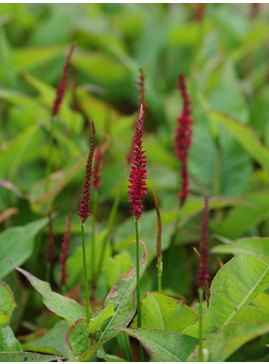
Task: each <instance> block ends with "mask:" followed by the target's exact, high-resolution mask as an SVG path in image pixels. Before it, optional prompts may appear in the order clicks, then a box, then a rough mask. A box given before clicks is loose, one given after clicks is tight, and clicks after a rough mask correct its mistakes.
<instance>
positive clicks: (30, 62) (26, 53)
mask: <svg viewBox="0 0 269 364" xmlns="http://www.w3.org/2000/svg"><path fill="white" fill-rule="evenodd" d="M62 51H63V47H62V46H50V47H22V48H17V49H15V50H14V51H13V58H14V65H15V71H16V73H20V72H22V71H25V70H29V69H31V68H32V67H34V66H38V65H41V64H42V63H44V62H47V61H49V60H50V59H51V58H53V57H55V56H57V55H59V54H62Z"/></svg>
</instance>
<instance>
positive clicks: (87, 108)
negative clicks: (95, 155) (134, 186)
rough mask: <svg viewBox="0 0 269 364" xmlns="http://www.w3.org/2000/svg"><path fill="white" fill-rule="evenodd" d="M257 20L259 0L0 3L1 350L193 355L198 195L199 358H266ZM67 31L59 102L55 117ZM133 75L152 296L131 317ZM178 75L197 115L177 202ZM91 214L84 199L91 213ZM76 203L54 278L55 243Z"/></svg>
mask: <svg viewBox="0 0 269 364" xmlns="http://www.w3.org/2000/svg"><path fill="white" fill-rule="evenodd" d="M199 12H201V13H200V15H201V19H200V20H199V19H198V18H199ZM267 19H268V8H267V7H266V6H264V5H263V4H179V3H178V4H150V3H148V4H129V3H128V4H112V3H111V4H110V3H108V4H97V3H96V4H79V3H74V4H64V5H63V4H56V3H55V4H54V3H51V4H39V5H37V4H27V3H25V4H0V54H1V57H0V84H1V87H0V145H1V147H0V170H1V180H0V229H1V233H0V279H1V281H2V280H6V282H7V283H4V282H0V359H1V361H55V360H58V358H59V360H65V361H66V360H69V361H74V360H77V361H96V360H98V359H102V360H104V361H125V360H127V361H132V360H134V361H135V360H136V359H137V358H136V356H135V355H136V352H137V351H138V350H137V349H138V343H137V340H138V341H139V342H140V343H141V344H142V345H143V346H144V348H145V349H146V351H147V352H148V354H149V356H150V360H152V361H186V360H189V361H190V360H194V361H197V360H198V359H199V355H198V354H199V350H198V349H199V345H197V344H198V340H197V338H198V334H199V318H198V314H199V305H197V290H196V289H195V286H196V277H197V268H198V264H199V262H198V259H197V256H196V255H195V254H194V252H193V247H196V248H197V249H198V250H200V252H201V249H199V248H198V246H197V244H198V243H199V242H200V240H201V218H202V211H203V209H204V195H205V194H207V195H208V196H209V208H210V219H209V220H210V221H209V236H208V243H209V247H210V253H213V254H212V255H210V257H209V263H210V264H209V265H210V274H211V287H210V294H211V297H210V299H209V302H208V303H209V306H208V307H207V302H205V301H204V302H203V303H202V309H203V320H202V326H203V328H202V329H203V346H204V359H205V360H208V361H229V360H235V361H242V362H244V361H249V360H251V359H252V360H254V361H268V360H269V357H268V352H266V350H267V348H266V346H265V345H266V344H268V338H269V330H268V322H269V316H268V315H269V311H268V310H269V309H268V307H269V293H268V289H269V273H268V267H269V261H268V259H269V241H268V238H267V236H269V197H268V196H269V185H268V180H269V179H268V173H269V167H268V166H269V152H268V146H269V127H268V115H269V108H268V102H267V101H268V96H269V89H268V56H267V53H266V47H265V46H264V45H265V44H266V42H267V41H268V31H269V27H268V24H267ZM74 41H76V43H77V45H76V48H75V50H74V53H73V54H72V57H71V60H70V62H71V65H70V68H69V70H68V75H67V83H66V90H65V91H66V92H65V95H64V99H63V103H62V105H61V108H60V111H59V113H58V114H57V116H56V117H54V118H53V119H52V120H51V107H52V104H53V101H54V99H55V90H56V88H57V85H58V84H59V81H60V79H61V75H62V72H63V67H64V64H65V59H66V55H67V54H68V51H69V49H70V45H71V44H72V43H73V42H74ZM139 68H141V69H142V70H143V72H144V74H145V76H146V78H145V103H146V104H147V106H148V107H147V108H146V110H145V133H144V135H143V149H145V154H146V156H147V157H146V159H147V170H148V179H147V187H148V189H149V190H148V195H147V196H146V197H145V199H144V201H143V203H144V211H143V214H142V216H141V219H140V221H139V233H140V238H141V240H142V241H143V242H144V244H145V245H146V249H147V253H148V263H147V256H146V254H145V252H142V245H141V247H140V256H141V258H140V265H141V287H142V291H143V295H144V294H146V295H145V296H144V298H142V299H141V302H140V303H139V304H141V311H142V325H141V326H142V327H141V328H137V327H136V326H137V315H136V310H137V307H138V306H137V302H136V298H135V290H136V277H135V275H136V266H135V265H134V263H135V256H136V251H135V244H134V243H133V241H134V238H135V236H134V235H135V234H134V228H133V217H132V216H131V214H130V211H129V210H130V207H129V203H128V193H127V191H128V185H129V182H128V172H129V170H130V168H131V166H127V165H126V155H127V154H128V153H129V150H130V145H131V140H132V138H133V133H134V126H135V122H136V119H137V108H138V102H139V98H140V97H141V95H139V85H135V81H138V80H139ZM179 73H183V74H184V76H185V80H186V86H187V91H188V93H189V94H190V100H191V108H192V119H193V121H194V123H193V135H192V145H191V148H190V153H189V159H188V173H189V182H190V184H189V189H190V191H191V193H190V195H189V196H188V198H187V200H186V203H185V204H184V206H183V207H182V208H181V209H180V210H179V199H178V197H177V194H179V193H180V192H181V190H180V168H181V163H180V162H179V161H178V159H177V158H176V156H175V153H174V138H173V136H174V133H175V129H176V127H177V125H178V124H177V118H178V117H179V115H180V114H181V112H182V106H183V105H182V100H181V97H180V92H179V90H178V88H177V82H178V75H179ZM90 120H93V121H94V123H95V126H96V139H97V141H100V142H101V146H102V153H103V157H104V158H103V159H102V162H101V181H102V182H103V183H102V185H101V186H100V188H99V190H98V200H97V205H96V206H97V210H96V220H95V229H92V227H93V225H92V224H93V218H92V216H90V217H89V219H88V220H87V223H86V225H85V233H86V256H87V261H88V262H91V263H90V264H92V265H93V267H92V266H90V264H89V267H88V277H87V279H88V281H89V292H90V297H89V303H90V306H91V314H92V317H91V320H90V323H89V324H88V325H87V324H86V320H85V308H84V306H85V298H82V297H83V288H84V287H83V286H82V282H83V265H82V249H81V237H80V228H81V227H80V221H79V217H78V216H77V215H76V212H77V211H78V210H79V203H80V202H79V201H80V199H81V185H82V183H83V173H84V171H85V164H86V160H87V154H88V152H89V145H90V140H91V128H90ZM51 122H52V123H53V124H52V125H53V135H51V134H50V133H51V131H50V130H51V127H50V126H51ZM50 138H51V140H52V149H51V150H52V152H51V153H52V154H51V155H52V158H51V171H50V176H49V188H48V190H47V192H45V186H44V183H45V175H46V168H47V164H48V154H49V141H50ZM152 188H154V190H155V192H156V195H157V197H158V201H159V206H160V213H161V220H162V236H161V241H162V262H163V279H162V293H160V292H159V293H156V292H154V291H155V290H157V282H158V277H157V268H156V262H157V257H156V236H157V228H158V224H157V218H156V211H155V209H154V203H153V199H152V194H151V189H152ZM91 193H92V194H93V193H94V191H93V190H92V191H91ZM114 203H115V204H114ZM113 204H114V205H113ZM113 206H114V207H113ZM115 207H116V208H115ZM92 208H93V206H92V199H91V200H90V212H91V214H92V212H93V211H92ZM70 212H72V213H73V218H72V221H71V232H70V233H71V237H70V242H69V248H68V252H67V253H68V254H67V255H68V257H67V262H66V263H67V264H66V274H67V282H66V285H65V286H64V287H62V286H61V284H60V276H59V271H60V270H61V269H63V268H64V267H63V266H62V265H63V264H62V263H63V260H64V259H63V255H61V242H62V240H63V238H62V236H63V233H64V229H65V219H66V216H68V214H69V213H70ZM48 214H51V216H52V217H53V219H52V228H51V226H49V224H48V218H47V216H48ZM113 214H114V215H113ZM111 216H112V218H111ZM178 216H179V223H178V230H177V231H176V234H175V246H174V247H173V248H171V240H172V239H171V236H172V234H173V231H174V228H175V220H176V219H177V217H178ZM93 231H94V234H95V236H92V234H93ZM52 238H53V241H54V252H53V259H52V260H51V261H50V262H49V263H48V262H47V256H48V248H49V245H50V244H52ZM93 238H94V240H95V249H94V250H95V252H94V256H92V252H93V249H92V246H91V241H93ZM143 254H144V255H143ZM231 255H234V257H233V258H232V259H231ZM8 259H10V260H11V262H12V263H13V264H15V265H16V266H15V268H16V271H15V272H12V266H11V265H10V264H9V262H8ZM100 262H101V263H102V264H100ZM219 265H220V266H221V267H220V268H219ZM18 272H20V273H22V275H23V276H21V275H19V274H18ZM92 273H95V274H92ZM97 273H98V274H97ZM33 274H34V275H35V276H36V277H35V276H34V275H33ZM37 277H38V278H37ZM25 278H26V280H25ZM28 282H30V285H29V284H28ZM7 284H8V285H7ZM9 287H10V288H9ZM33 289H35V290H36V291H37V292H38V293H35V292H34V291H33ZM12 292H14V295H13V293H12ZM86 299H88V297H86ZM15 301H16V305H15ZM42 301H43V302H42ZM43 303H44V304H45V307H44V305H43ZM14 309H15V312H14V313H13V311H14ZM47 309H49V311H50V313H49V314H48V312H47ZM57 316H58V317H57ZM59 317H60V318H62V319H64V320H60V321H58V320H59ZM13 331H14V332H13ZM44 333H45V334H44ZM16 337H20V340H21V343H20V342H19V341H18V340H17V339H16ZM130 337H134V338H136V339H137V340H136V341H135V340H133V339H131V340H130ZM253 339H256V340H253ZM44 354H46V355H44ZM122 356H123V357H124V358H122ZM139 359H140V358H138V360H139ZM146 360H148V355H147V356H146Z"/></svg>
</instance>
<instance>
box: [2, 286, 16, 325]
mask: <svg viewBox="0 0 269 364" xmlns="http://www.w3.org/2000/svg"><path fill="white" fill-rule="evenodd" d="M14 308H15V301H14V295H13V292H12V291H11V289H10V288H9V286H8V285H7V284H6V283H5V282H0V327H6V326H7V325H8V324H9V322H10V319H11V315H12V313H13V311H14Z"/></svg>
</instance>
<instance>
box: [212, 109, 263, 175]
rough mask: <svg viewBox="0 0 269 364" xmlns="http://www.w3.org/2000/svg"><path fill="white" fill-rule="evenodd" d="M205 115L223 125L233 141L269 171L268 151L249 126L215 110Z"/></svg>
mask: <svg viewBox="0 0 269 364" xmlns="http://www.w3.org/2000/svg"><path fill="white" fill-rule="evenodd" d="M206 111H207V113H208V114H209V115H210V116H211V117H213V118H214V119H216V120H217V121H218V122H220V123H221V124H223V125H224V126H225V127H226V128H227V129H228V130H229V131H230V132H231V134H232V135H233V136H234V137H235V139H236V140H237V141H238V142H239V143H240V144H241V145H242V146H243V147H244V148H245V149H246V151H247V152H248V153H249V154H250V155H251V156H252V157H253V158H254V159H255V160H256V161H257V162H259V163H260V164H261V165H262V166H263V167H264V168H265V169H266V170H267V172H268V171H269V169H268V168H269V167H268V166H269V151H268V149H267V148H266V147H265V146H264V145H262V143H261V142H260V140H259V138H258V136H257V134H256V133H255V131H254V130H253V129H252V128H251V127H250V126H249V125H244V124H242V123H241V122H240V121H238V120H237V119H235V118H233V117H232V116H230V115H227V114H225V113H222V112H220V111H216V110H209V109H207V110H206Z"/></svg>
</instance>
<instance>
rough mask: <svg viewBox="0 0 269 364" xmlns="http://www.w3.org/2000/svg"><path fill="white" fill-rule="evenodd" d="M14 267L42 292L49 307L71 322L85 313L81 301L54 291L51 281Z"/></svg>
mask: <svg viewBox="0 0 269 364" xmlns="http://www.w3.org/2000/svg"><path fill="white" fill-rule="evenodd" d="M13 267H14V268H15V269H16V270H17V271H18V272H20V273H22V274H23V275H24V276H25V277H26V278H27V279H28V281H29V282H30V283H31V285H32V286H33V287H34V288H35V290H36V291H37V292H39V293H40V294H41V296H42V299H43V302H44V304H45V305H46V306H47V308H48V309H49V310H51V311H52V312H54V313H55V314H56V315H58V316H60V317H62V318H64V319H65V320H66V321H67V322H69V323H71V324H72V323H74V322H75V321H76V320H77V319H78V318H80V317H82V316H84V315H85V309H84V307H82V306H81V305H80V304H79V303H77V302H76V301H74V300H72V299H70V298H67V297H64V296H62V295H60V294H59V293H55V292H53V291H52V290H51V288H50V284H49V283H47V282H44V281H41V280H40V279H38V278H36V277H35V276H33V275H32V274H30V273H29V272H27V271H26V270H24V269H22V268H19V267H16V266H15V265H13Z"/></svg>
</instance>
